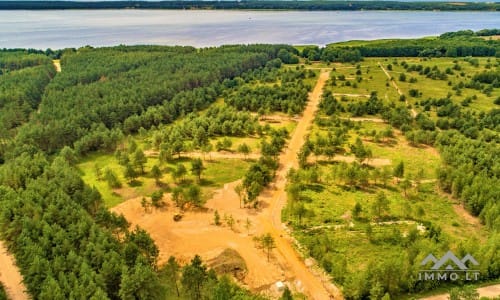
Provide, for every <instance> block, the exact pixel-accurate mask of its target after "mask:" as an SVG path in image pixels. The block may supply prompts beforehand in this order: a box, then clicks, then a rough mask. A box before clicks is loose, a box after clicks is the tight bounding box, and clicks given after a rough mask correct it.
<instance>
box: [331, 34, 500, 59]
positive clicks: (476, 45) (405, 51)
mask: <svg viewBox="0 0 500 300" xmlns="http://www.w3.org/2000/svg"><path fill="white" fill-rule="evenodd" d="M328 48H334V49H343V50H350V51H359V53H360V55H361V56H362V57H466V56H495V55H497V53H499V51H500V46H499V45H498V43H497V42H495V41H488V40H484V39H482V38H479V37H469V36H467V37H464V36H455V37H448V36H442V37H438V38H436V39H425V38H422V39H405V40H403V39H398V40H378V41H370V42H365V43H362V44H356V45H354V46H345V45H342V44H340V45H336V44H330V45H328V46H327V49H328Z"/></svg>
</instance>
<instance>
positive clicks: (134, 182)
mask: <svg viewBox="0 0 500 300" xmlns="http://www.w3.org/2000/svg"><path fill="white" fill-rule="evenodd" d="M142 185H143V182H142V181H139V180H136V179H134V180H132V181H129V182H128V186H130V187H138V186H142Z"/></svg>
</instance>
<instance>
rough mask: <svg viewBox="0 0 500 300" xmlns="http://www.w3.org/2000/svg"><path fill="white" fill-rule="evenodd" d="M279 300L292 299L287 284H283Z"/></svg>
mask: <svg viewBox="0 0 500 300" xmlns="http://www.w3.org/2000/svg"><path fill="white" fill-rule="evenodd" d="M280 300H293V296H292V292H291V291H290V289H289V288H288V286H285V289H284V290H283V294H281V297H280Z"/></svg>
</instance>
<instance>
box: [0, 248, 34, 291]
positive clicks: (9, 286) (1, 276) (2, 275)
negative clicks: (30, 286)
mask: <svg viewBox="0 0 500 300" xmlns="http://www.w3.org/2000/svg"><path fill="white" fill-rule="evenodd" d="M0 281H1V282H2V284H3V286H4V287H5V291H6V292H7V296H8V297H9V299H10V300H27V299H29V296H28V294H27V293H26V292H25V290H26V287H25V286H24V284H23V282H22V281H23V277H22V276H21V273H20V272H19V269H18V268H17V266H16V263H15V259H14V256H12V254H10V253H9V252H8V251H7V247H5V245H4V243H3V242H2V241H0Z"/></svg>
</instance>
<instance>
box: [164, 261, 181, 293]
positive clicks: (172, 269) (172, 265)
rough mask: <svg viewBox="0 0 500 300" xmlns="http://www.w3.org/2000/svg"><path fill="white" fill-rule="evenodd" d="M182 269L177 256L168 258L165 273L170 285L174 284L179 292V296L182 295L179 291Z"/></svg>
mask: <svg viewBox="0 0 500 300" xmlns="http://www.w3.org/2000/svg"><path fill="white" fill-rule="evenodd" d="M180 269H181V267H180V266H179V264H178V263H177V261H176V260H175V257H173V256H170V257H169V258H168V262H167V264H166V265H165V269H164V272H165V275H166V279H167V280H168V282H169V284H170V286H173V287H174V288H175V291H176V293H177V297H180V293H179V279H180Z"/></svg>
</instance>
